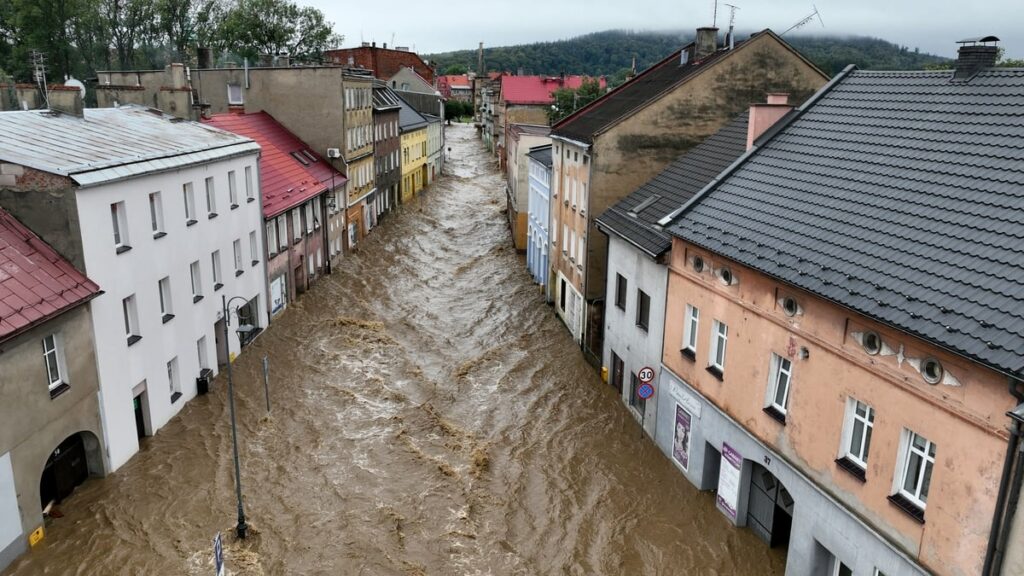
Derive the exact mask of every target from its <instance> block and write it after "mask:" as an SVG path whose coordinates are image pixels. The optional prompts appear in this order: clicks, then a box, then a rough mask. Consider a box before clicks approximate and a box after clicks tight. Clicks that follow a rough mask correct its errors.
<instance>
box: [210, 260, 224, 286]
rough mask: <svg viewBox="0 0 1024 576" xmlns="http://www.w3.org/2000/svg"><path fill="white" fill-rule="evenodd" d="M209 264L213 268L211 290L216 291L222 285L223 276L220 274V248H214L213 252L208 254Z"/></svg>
mask: <svg viewBox="0 0 1024 576" xmlns="http://www.w3.org/2000/svg"><path fill="white" fill-rule="evenodd" d="M210 265H211V268H212V269H213V291H214V292H216V291H217V290H220V289H221V288H222V287H223V286H224V282H223V279H224V278H223V277H222V276H221V274H220V250H214V251H213V254H210Z"/></svg>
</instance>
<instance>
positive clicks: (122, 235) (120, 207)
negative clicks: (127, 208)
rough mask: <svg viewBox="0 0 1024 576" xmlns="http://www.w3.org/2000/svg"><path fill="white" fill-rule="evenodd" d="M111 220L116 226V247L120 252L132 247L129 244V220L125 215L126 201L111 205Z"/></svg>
mask: <svg viewBox="0 0 1024 576" xmlns="http://www.w3.org/2000/svg"><path fill="white" fill-rule="evenodd" d="M110 220H111V223H112V224H113V227H114V249H115V250H117V253H118V254H121V253H123V252H127V251H129V250H131V249H132V247H131V246H129V245H128V221H127V218H126V217H125V212H124V202H115V203H114V204H111V205H110Z"/></svg>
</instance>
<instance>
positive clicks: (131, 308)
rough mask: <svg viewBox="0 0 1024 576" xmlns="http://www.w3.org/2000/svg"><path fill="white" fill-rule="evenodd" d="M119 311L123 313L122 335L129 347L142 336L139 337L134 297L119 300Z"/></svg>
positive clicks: (137, 315) (137, 313) (137, 314)
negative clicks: (126, 339)
mask: <svg viewBox="0 0 1024 576" xmlns="http://www.w3.org/2000/svg"><path fill="white" fill-rule="evenodd" d="M121 310H122V312H123V313H124V334H125V337H127V338H128V345H129V346H131V345H132V344H135V343H136V342H138V341H139V340H142V336H140V335H139V312H138V310H137V309H136V307H135V295H134V294H132V295H131V296H129V297H127V298H125V299H124V300H121Z"/></svg>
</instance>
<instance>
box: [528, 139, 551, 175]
mask: <svg viewBox="0 0 1024 576" xmlns="http://www.w3.org/2000/svg"><path fill="white" fill-rule="evenodd" d="M526 155H527V156H529V157H530V158H533V159H534V160H536V161H537V162H540V163H541V164H542V165H543V166H544V167H546V168H547V169H548V170H550V169H551V163H552V161H551V144H545V145H543V146H534V147H533V148H530V152H529V153H527V154H526Z"/></svg>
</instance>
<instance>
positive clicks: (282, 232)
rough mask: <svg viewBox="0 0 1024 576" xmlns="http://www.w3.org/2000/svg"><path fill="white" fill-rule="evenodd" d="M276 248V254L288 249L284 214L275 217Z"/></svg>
mask: <svg viewBox="0 0 1024 576" xmlns="http://www.w3.org/2000/svg"><path fill="white" fill-rule="evenodd" d="M277 246H278V248H279V250H278V252H280V251H283V250H284V249H285V248H287V247H288V219H287V217H285V215H284V214H282V215H280V216H278V217H277Z"/></svg>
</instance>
